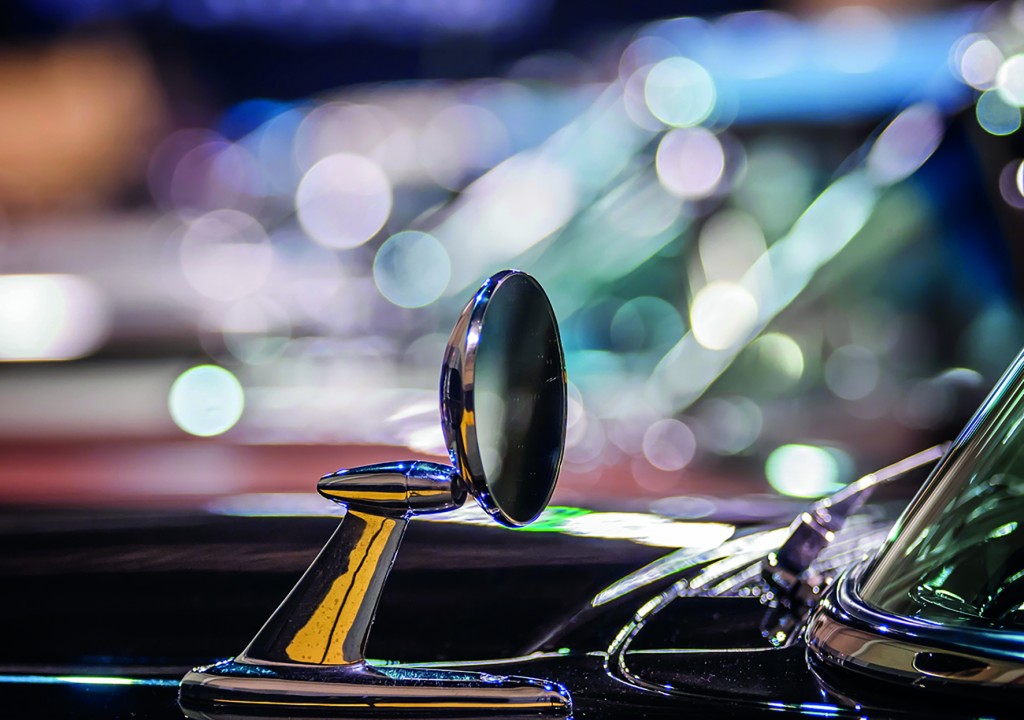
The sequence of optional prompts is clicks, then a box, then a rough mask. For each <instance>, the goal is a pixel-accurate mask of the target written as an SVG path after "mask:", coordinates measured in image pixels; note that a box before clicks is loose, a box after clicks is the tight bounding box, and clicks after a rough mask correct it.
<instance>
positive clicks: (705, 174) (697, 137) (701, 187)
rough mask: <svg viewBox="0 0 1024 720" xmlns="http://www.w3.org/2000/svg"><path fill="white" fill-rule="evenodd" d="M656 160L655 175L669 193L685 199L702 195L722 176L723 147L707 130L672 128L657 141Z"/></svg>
mask: <svg viewBox="0 0 1024 720" xmlns="http://www.w3.org/2000/svg"><path fill="white" fill-rule="evenodd" d="M656 163H657V169H658V179H660V180H661V183H662V185H664V186H665V189H666V190H668V191H669V192H670V193H672V194H673V195H677V196H679V197H681V198H687V199H697V198H703V197H707V196H708V195H710V194H711V193H713V192H714V191H715V188H716V187H717V186H718V183H719V182H720V181H721V180H722V174H723V173H724V171H725V151H724V150H723V149H722V144H721V143H720V142H719V141H718V138H716V137H715V135H714V133H712V132H710V131H709V130H706V129H704V128H687V129H682V130H673V131H672V132H669V133H667V134H666V135H665V136H664V137H663V138H662V139H661V142H660V143H659V144H658V153H657V160H656Z"/></svg>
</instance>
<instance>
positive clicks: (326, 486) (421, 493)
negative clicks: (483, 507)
mask: <svg viewBox="0 0 1024 720" xmlns="http://www.w3.org/2000/svg"><path fill="white" fill-rule="evenodd" d="M316 489H317V491H318V492H319V493H320V494H321V495H323V496H324V497H325V498H327V499H328V500H334V501H335V502H338V503H342V504H343V505H345V506H347V507H348V508H350V509H351V508H360V507H366V508H372V509H373V510H374V511H375V512H383V513H389V514H391V513H393V514H397V515H405V514H407V513H413V514H417V515H418V514H421V513H436V512H445V511H447V510H454V509H455V508H458V507H461V506H462V503H463V502H465V500H466V487H465V484H464V483H463V482H462V480H461V478H460V477H459V474H458V472H457V471H456V470H455V468H453V467H451V466H449V465H439V464H437V463H432V462H422V461H406V462H391V463H379V464H376V465H364V466H363V467H357V468H351V469H345V470H338V471H337V472H333V473H331V474H329V475H324V476H323V477H322V478H320V482H319V483H317V486H316Z"/></svg>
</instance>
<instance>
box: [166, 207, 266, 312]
mask: <svg viewBox="0 0 1024 720" xmlns="http://www.w3.org/2000/svg"><path fill="white" fill-rule="evenodd" d="M179 254H180V262H181V271H182V273H183V275H184V276H185V279H186V280H187V281H188V283H189V284H190V285H191V286H192V287H193V288H194V289H195V290H196V291H197V292H199V293H200V294H202V295H205V296H206V297H209V298H212V299H214V300H222V301H224V300H237V299H238V298H241V297H244V296H246V295H248V294H250V293H252V292H254V291H256V290H258V289H259V288H260V287H261V286H262V285H263V284H264V283H265V282H266V280H267V278H268V277H269V276H270V271H271V269H272V267H273V263H274V251H273V247H272V246H271V243H270V238H269V237H268V236H267V233H266V231H265V230H264V229H263V226H262V225H261V224H260V223H259V221H258V220H256V219H255V218H254V217H252V216H251V215H247V214H245V213H243V212H239V211H238V210H213V211H211V212H209V213H206V214H205V215H202V216H200V217H198V218H196V219H195V220H192V221H191V222H189V223H188V224H187V225H186V227H185V228H184V233H183V236H182V239H181V246H180V249H179Z"/></svg>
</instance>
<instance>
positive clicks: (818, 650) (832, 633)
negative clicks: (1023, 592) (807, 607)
mask: <svg viewBox="0 0 1024 720" xmlns="http://www.w3.org/2000/svg"><path fill="white" fill-rule="evenodd" d="M862 569H863V567H859V568H856V569H855V570H854V571H852V572H849V573H847V574H845V575H843V576H842V578H840V580H839V581H838V582H837V583H836V587H835V592H834V593H832V594H830V595H829V596H828V597H826V598H825V599H823V600H822V601H821V603H820V604H819V605H818V608H817V609H816V611H815V612H814V614H813V615H812V616H811V620H810V622H809V623H808V625H807V631H806V641H807V648H808V651H809V652H810V654H811V655H812V657H814V658H815V659H817V660H819V661H820V662H822V663H824V664H827V665H834V666H838V667H841V668H845V669H848V670H855V671H858V672H860V673H864V674H868V675H871V676H874V677H880V678H883V679H889V680H897V681H902V682H904V683H908V682H909V683H911V684H914V685H922V686H944V685H946V686H952V687H958V688H966V687H992V686H1022V685H1024V662H1022V661H1021V660H1019V659H1016V658H1020V657H1021V655H1020V652H1021V649H1024V638H1022V637H1021V636H1020V635H1019V634H1016V633H1006V632H1003V633H998V634H999V635H1001V636H1002V637H1001V638H1000V639H1001V642H1000V643H999V645H1000V646H1001V647H993V646H992V644H991V642H992V636H993V635H994V634H995V633H990V632H976V631H970V630H964V629H962V628H949V627H942V626H938V625H929V624H926V623H923V622H916V621H914V620H913V619H912V618H900V617H895V616H891V615H888V614H885V613H881V612H879V611H878V610H876V609H874V608H871V607H869V606H867V605H865V604H864V603H863V602H861V601H860V599H859V598H858V596H857V593H856V587H857V582H858V578H859V573H860V572H861V570H862ZM980 635H984V637H985V639H984V640H982V639H981V638H980V637H979V636H980Z"/></svg>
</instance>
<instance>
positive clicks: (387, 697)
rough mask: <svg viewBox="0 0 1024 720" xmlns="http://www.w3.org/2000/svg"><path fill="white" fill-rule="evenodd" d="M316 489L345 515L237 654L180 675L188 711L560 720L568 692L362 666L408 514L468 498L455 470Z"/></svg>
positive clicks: (343, 476) (410, 471) (416, 471)
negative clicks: (468, 714) (556, 719)
mask: <svg viewBox="0 0 1024 720" xmlns="http://www.w3.org/2000/svg"><path fill="white" fill-rule="evenodd" d="M317 488H318V490H319V491H320V494H322V495H324V496H325V497H327V498H330V499H331V500H334V501H335V502H338V503H340V504H342V505H345V506H346V507H347V510H346V513H345V517H344V518H343V519H342V521H341V524H340V525H339V526H338V529H337V530H336V531H335V532H334V534H333V535H332V536H331V539H330V540H328V541H327V544H326V545H325V546H324V548H323V550H321V551H320V554H319V555H318V556H317V557H316V559H315V560H314V561H313V563H312V564H311V565H310V566H309V569H308V570H306V572H305V574H303V576H302V578H301V579H300V580H299V581H298V583H297V584H296V585H295V587H294V588H293V589H292V591H291V592H290V593H289V594H288V596H287V597H286V598H285V599H284V602H282V603H281V605H280V606H279V607H278V608H277V610H275V611H274V614H273V615H271V616H270V619H269V620H267V622H266V624H265V625H264V626H263V627H262V628H261V629H260V631H259V632H258V633H257V634H256V637H255V638H253V640H252V642H250V643H249V646H248V647H247V648H246V649H245V650H244V651H243V652H242V654H241V655H239V656H238V657H236V658H234V659H231V660H225V661H223V662H220V663H216V664H214V665H209V666H205V667H200V668H196V669H195V670H193V671H191V672H189V673H188V674H187V675H185V677H184V678H183V679H182V681H181V688H180V692H179V702H180V704H181V707H182V709H183V710H184V711H185V714H186V715H187V716H189V717H196V718H212V717H225V718H226V717H233V718H237V717H239V716H244V715H245V714H246V711H247V710H248V711H251V712H252V713H253V714H261V715H266V714H270V715H288V716H294V715H295V713H297V712H299V713H301V712H303V710H313V709H317V710H318V711H320V712H323V711H326V712H330V713H331V714H332V715H340V716H358V715H360V714H365V713H367V712H371V711H372V712H373V713H374V714H375V715H392V716H394V715H403V716H406V717H408V716H409V714H410V713H412V714H414V715H416V716H421V717H428V716H431V717H451V716H452V715H453V714H459V713H463V712H465V711H467V710H470V709H472V711H473V713H474V714H476V715H478V716H486V715H488V714H491V713H499V714H501V715H507V714H518V713H529V714H558V715H568V714H569V712H570V710H571V701H570V698H569V694H568V691H566V690H565V689H564V688H563V687H561V686H560V685H557V684H555V683H551V682H547V681H543V680H535V679H532V678H522V677H515V676H496V675H488V674H486V673H473V672H462V671H454V670H440V669H434V668H416V667H412V666H408V667H406V666H399V665H395V666H382V667H375V666H373V665H371V664H369V663H368V662H367V661H366V658H365V648H366V640H367V637H368V636H369V632H370V628H371V626H372V625H373V618H374V615H375V614H376V612H377V604H378V601H379V600H380V594H381V591H382V590H383V588H384V583H385V581H386V579H387V576H388V573H389V572H390V570H391V566H392V564H393V563H394V560H395V557H396V555H397V554H398V549H399V546H400V545H401V542H402V536H403V535H404V534H405V529H406V527H407V526H408V524H409V520H410V518H411V517H412V516H413V515H417V514H422V513H430V512H442V511H445V510H449V509H452V508H453V507H458V506H459V505H461V504H462V502H463V501H464V500H465V498H466V492H465V490H464V489H463V485H462V481H461V478H460V477H459V475H458V473H457V471H456V470H455V468H453V467H449V466H446V465H438V464H436V463H428V462H419V461H408V462H399V463H383V464H379V465H368V466H364V467H359V468H353V469H350V470H339V471H338V472H336V473H332V474H330V475H326V476H324V477H323V478H322V479H321V480H320V482H319V484H318V486H317Z"/></svg>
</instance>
